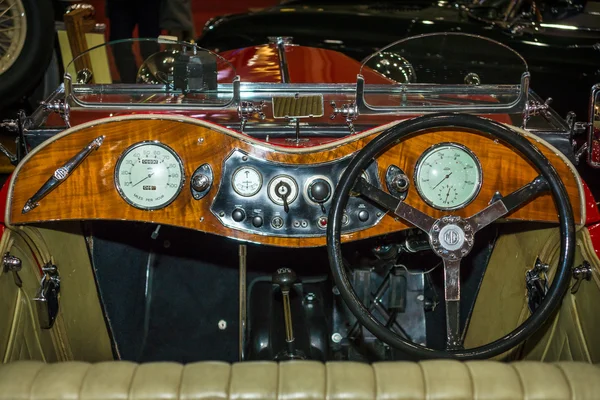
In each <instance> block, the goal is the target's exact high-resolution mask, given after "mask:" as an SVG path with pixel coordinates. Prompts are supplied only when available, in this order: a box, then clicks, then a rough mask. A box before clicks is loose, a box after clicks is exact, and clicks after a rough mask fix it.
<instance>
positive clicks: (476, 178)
mask: <svg viewBox="0 0 600 400" xmlns="http://www.w3.org/2000/svg"><path fill="white" fill-rule="evenodd" d="M481 180H482V173H481V164H480V163H479V160H478V159H477V157H476V156H475V154H473V153H472V152H471V151H470V150H469V149H467V148H466V147H465V146H462V145H460V144H456V143H440V144H437V145H435V146H433V147H431V148H429V149H428V150H426V151H425V152H424V153H423V154H422V155H421V157H419V160H418V161H417V165H416V167H415V175H414V182H415V187H416V188H417V191H418V192H419V195H420V196H421V198H423V200H424V201H425V202H426V203H427V204H429V205H430V206H432V207H435V208H437V209H439V210H456V209H458V208H462V207H464V206H466V205H467V204H469V203H470V202H472V201H473V199H475V197H477V194H478V193H479V189H480V188H481Z"/></svg>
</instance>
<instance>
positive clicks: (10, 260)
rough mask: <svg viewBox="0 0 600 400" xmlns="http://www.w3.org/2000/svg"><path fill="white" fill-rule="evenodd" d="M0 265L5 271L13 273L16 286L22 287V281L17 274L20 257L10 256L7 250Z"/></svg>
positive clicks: (19, 266) (19, 267) (19, 268)
mask: <svg viewBox="0 0 600 400" xmlns="http://www.w3.org/2000/svg"><path fill="white" fill-rule="evenodd" d="M2 265H3V269H4V272H5V273H7V272H12V273H13V278H14V280H15V285H17V286H18V287H22V286H23V281H22V280H21V277H20V276H19V271H20V270H21V259H20V258H18V257H15V256H11V255H10V253H8V252H7V253H6V254H4V257H2Z"/></svg>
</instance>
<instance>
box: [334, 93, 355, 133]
mask: <svg viewBox="0 0 600 400" xmlns="http://www.w3.org/2000/svg"><path fill="white" fill-rule="evenodd" d="M329 104H330V105H331V107H332V108H333V111H332V112H331V115H330V116H329V118H330V119H335V118H336V117H337V116H338V115H341V116H342V117H345V118H346V125H348V129H349V130H350V134H352V135H353V134H354V133H355V132H356V131H355V130H354V121H356V119H357V118H358V107H357V105H356V103H354V102H353V103H345V104H342V106H341V107H339V108H338V107H337V106H336V104H335V101H332V102H331V103H329Z"/></svg>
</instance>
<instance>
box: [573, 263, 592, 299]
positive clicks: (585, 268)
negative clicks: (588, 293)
mask: <svg viewBox="0 0 600 400" xmlns="http://www.w3.org/2000/svg"><path fill="white" fill-rule="evenodd" d="M573 279H575V283H574V284H573V287H572V288H571V294H575V293H577V291H578V290H579V287H580V286H581V282H583V281H588V282H589V281H590V280H592V266H591V265H590V263H589V262H587V261H584V262H582V263H581V265H580V266H578V267H575V268H573Z"/></svg>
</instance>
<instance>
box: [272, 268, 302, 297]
mask: <svg viewBox="0 0 600 400" xmlns="http://www.w3.org/2000/svg"><path fill="white" fill-rule="evenodd" d="M294 282H296V273H295V272H294V271H293V270H292V269H290V268H279V269H278V270H277V271H275V273H274V274H273V283H274V284H276V285H279V287H281V291H282V292H284V291H289V290H290V289H291V288H292V285H293V284H294Z"/></svg>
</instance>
